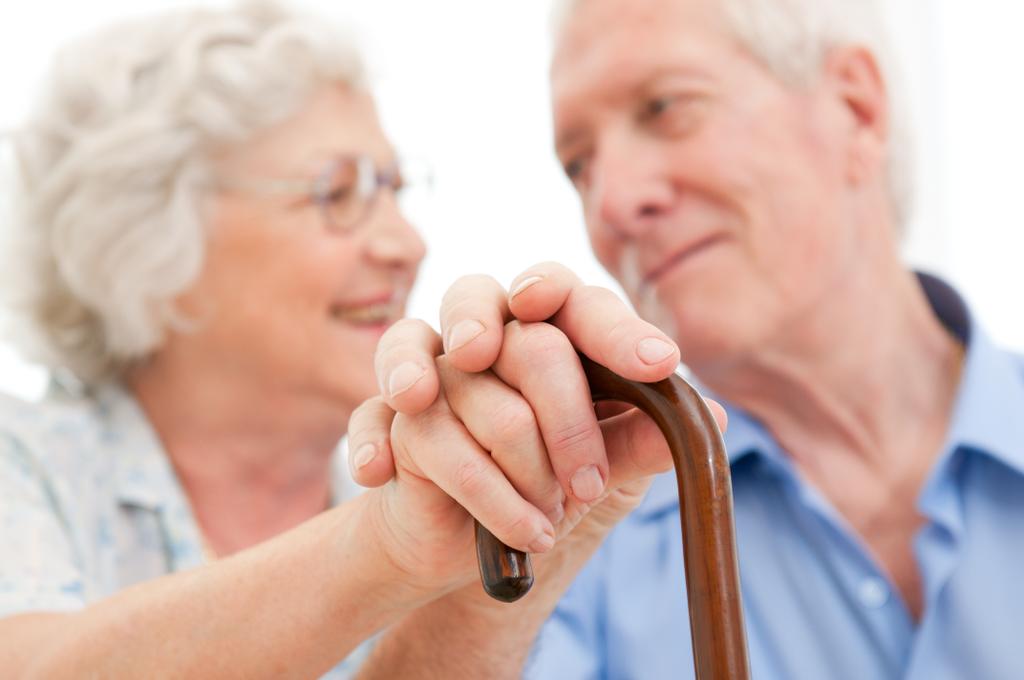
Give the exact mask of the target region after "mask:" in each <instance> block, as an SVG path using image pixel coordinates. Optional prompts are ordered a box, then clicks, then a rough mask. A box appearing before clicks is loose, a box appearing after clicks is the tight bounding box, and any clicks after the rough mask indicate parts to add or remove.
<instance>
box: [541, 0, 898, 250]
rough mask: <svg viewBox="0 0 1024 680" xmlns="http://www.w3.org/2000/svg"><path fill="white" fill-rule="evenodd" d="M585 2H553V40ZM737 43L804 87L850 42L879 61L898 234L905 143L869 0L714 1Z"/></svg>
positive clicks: (883, 34) (881, 34)
mask: <svg viewBox="0 0 1024 680" xmlns="http://www.w3.org/2000/svg"><path fill="white" fill-rule="evenodd" d="M584 1H585V0H555V5H554V8H553V13H552V25H553V27H554V30H555V34H556V35H557V34H558V33H559V32H560V31H561V28H562V27H563V25H564V24H565V22H566V21H567V20H568V19H569V17H570V15H571V13H572V11H573V10H574V9H576V7H577V6H579V5H581V4H582V3H583V2H584ZM715 2H716V3H718V5H719V7H720V8H721V9H722V11H723V16H724V18H725V19H726V21H727V23H728V25H729V27H730V29H731V30H732V31H733V33H734V34H735V35H736V37H737V38H738V39H739V41H740V44H741V45H742V46H743V47H744V48H745V49H746V50H747V51H748V52H749V53H750V54H751V55H752V56H754V58H756V59H757V60H759V61H760V62H761V63H763V64H764V65H765V66H766V67H767V68H768V69H769V70H770V71H771V72H772V73H773V74H775V76H776V77H778V78H779V79H781V80H783V81H784V82H786V83H789V84H792V85H794V86H806V85H810V84H811V83H813V82H814V80H815V79H816V78H817V76H818V75H819V74H820V71H821V66H822V64H823V62H824V59H825V57H826V56H827V54H828V52H829V51H830V50H832V49H835V48H837V47H843V46H851V45H857V46H861V47H864V48H866V49H867V50H869V51H870V52H871V53H872V54H873V55H874V57H875V59H876V61H877V62H878V66H879V70H880V72H881V75H882V78H883V80H884V82H885V84H886V87H887V88H888V95H889V102H890V108H889V119H890V136H889V156H888V159H887V161H888V169H887V172H888V183H889V195H890V202H891V205H892V209H893V216H894V219H895V224H896V226H897V229H898V230H899V231H900V234H901V235H902V232H903V230H904V229H905V225H906V223H907V221H908V219H909V216H910V212H911V209H912V207H913V206H912V203H913V168H912V160H911V159H912V157H913V148H912V139H911V134H910V125H909V111H908V108H907V102H905V101H904V99H903V88H901V87H900V81H901V74H900V73H899V72H898V70H897V66H896V63H895V60H894V59H893V56H892V52H891V49H890V46H889V36H888V32H887V30H886V25H885V21H884V19H883V15H882V11H881V8H880V7H879V5H878V3H877V2H876V0H715Z"/></svg>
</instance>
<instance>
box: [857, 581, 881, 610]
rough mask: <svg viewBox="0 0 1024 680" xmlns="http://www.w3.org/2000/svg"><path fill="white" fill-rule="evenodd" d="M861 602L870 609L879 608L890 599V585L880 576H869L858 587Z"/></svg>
mask: <svg viewBox="0 0 1024 680" xmlns="http://www.w3.org/2000/svg"><path fill="white" fill-rule="evenodd" d="M857 597H858V598H860V603H861V604H862V605H864V606H865V607H867V608H868V609H878V608H880V607H882V606H884V605H885V603H886V602H888V601H889V586H888V584H887V583H886V582H885V581H883V580H882V579H880V578H868V579H864V580H863V581H861V582H860V586H859V587H858V588H857Z"/></svg>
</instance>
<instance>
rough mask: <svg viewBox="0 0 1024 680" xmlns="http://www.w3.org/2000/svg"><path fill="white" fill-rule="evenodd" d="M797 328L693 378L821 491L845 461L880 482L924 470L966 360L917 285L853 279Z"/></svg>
mask: <svg viewBox="0 0 1024 680" xmlns="http://www.w3.org/2000/svg"><path fill="white" fill-rule="evenodd" d="M795 323H796V324H799V326H798V327H797V328H793V327H790V328H788V329H787V332H786V335H785V338H780V339H778V340H776V341H772V340H769V342H768V343H767V346H764V347H761V348H760V349H759V350H758V352H757V353H756V357H754V356H751V357H742V358H740V359H739V360H737V361H735V362H734V363H733V364H732V365H731V366H729V368H728V369H727V370H716V371H713V372H711V373H710V374H708V375H704V374H702V373H701V371H700V369H699V367H695V370H696V372H697V375H698V376H699V377H700V378H701V379H702V380H703V381H704V382H705V384H707V385H708V387H710V388H711V389H712V390H714V391H715V392H716V393H717V394H719V395H721V396H722V397H723V398H725V399H726V400H727V401H730V402H732V403H734V404H736V405H737V406H739V407H740V408H742V409H744V410H745V411H748V412H749V413H751V414H752V415H753V416H754V417H756V418H757V419H758V420H760V421H761V422H762V423H763V424H764V425H765V427H766V428H767V429H768V430H769V431H770V432H771V434H772V435H773V436H774V437H775V439H776V440H777V441H778V442H779V443H780V445H781V446H782V448H783V450H784V451H786V452H787V454H789V455H790V456H791V457H792V459H793V460H794V462H795V463H796V464H797V466H798V467H799V468H800V469H801V471H802V472H803V473H804V474H805V475H807V476H808V477H810V478H812V479H818V480H820V482H821V483H822V485H823V486H826V487H827V486H829V485H830V482H829V481H828V480H827V479H826V477H827V476H828V475H831V474H833V473H832V472H830V471H834V470H841V469H842V467H843V466H842V465H837V462H838V461H840V460H844V459H845V460H849V461H850V463H851V464H856V465H859V466H862V467H863V468H864V469H865V471H870V472H871V473H873V474H875V475H877V476H878V477H879V479H887V478H901V477H904V476H905V475H907V474H910V468H915V467H920V466H922V465H923V464H924V465H927V464H928V463H930V460H931V458H932V457H933V456H934V454H935V452H936V451H937V450H938V448H939V446H940V445H941V443H942V441H943V439H944V437H945V434H946V431H947V429H948V423H949V418H950V415H951V412H952V407H953V402H954V398H955V394H956V390H957V387H958V385H959V379H960V369H961V364H962V358H963V350H962V347H961V345H960V344H959V343H958V342H957V340H956V339H955V338H954V337H953V336H952V335H951V334H950V333H949V332H948V331H947V330H946V329H945V328H944V327H943V326H942V324H941V322H940V321H939V320H938V319H937V318H936V316H935V314H934V312H933V311H932V309H931V307H930V305H929V303H928V300H927V299H926V297H925V295H924V293H923V291H922V290H921V287H920V285H919V284H918V282H917V281H916V279H915V278H914V277H913V275H912V274H910V273H908V272H906V271H905V270H903V269H902V268H900V267H899V266H892V267H889V268H888V269H887V270H876V271H863V272H858V273H857V275H855V276H851V277H849V278H848V279H847V280H846V281H844V282H843V283H842V284H841V285H840V286H838V287H837V288H836V289H835V290H833V291H830V298H829V299H828V300H827V301H823V303H822V304H818V305H816V306H815V307H814V309H813V311H812V312H810V313H807V314H804V315H803V316H802V317H800V318H798V319H796V320H795ZM923 458H924V459H927V460H926V461H922V459H923ZM853 461H858V462H857V463H854V462H853ZM834 481H837V482H838V481H839V480H834Z"/></svg>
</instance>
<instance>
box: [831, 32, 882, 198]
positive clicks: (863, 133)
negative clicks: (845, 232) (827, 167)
mask: <svg viewBox="0 0 1024 680" xmlns="http://www.w3.org/2000/svg"><path fill="white" fill-rule="evenodd" d="M824 76H825V78H826V79H827V80H828V82H829V83H830V85H831V86H832V89H833V92H834V93H835V96H836V98H837V99H838V102H839V104H840V106H841V107H842V109H843V111H845V112H846V113H847V114H848V121H849V126H848V127H847V130H848V132H849V139H848V141H849V144H848V150H849V153H848V164H847V175H848V178H849V179H850V180H851V181H852V182H855V183H857V184H860V183H863V182H864V181H866V180H867V179H869V178H870V177H871V176H873V175H874V174H875V173H877V172H879V171H884V167H885V159H886V157H887V150H888V145H889V134H890V116H889V105H890V100H889V91H888V89H887V83H886V82H885V81H884V79H883V78H882V74H881V71H880V69H879V67H878V60H877V59H876V58H875V55H873V54H872V53H871V52H870V51H869V50H867V49H865V48H863V47H842V48H836V49H834V50H832V51H831V52H829V54H828V56H827V58H826V61H825V73H824Z"/></svg>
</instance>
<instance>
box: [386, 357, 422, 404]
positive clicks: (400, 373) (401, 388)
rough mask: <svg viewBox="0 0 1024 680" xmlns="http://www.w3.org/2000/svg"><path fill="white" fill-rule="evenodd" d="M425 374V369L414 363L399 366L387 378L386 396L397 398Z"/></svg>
mask: <svg viewBox="0 0 1024 680" xmlns="http://www.w3.org/2000/svg"><path fill="white" fill-rule="evenodd" d="M426 374H427V371H426V369H424V368H423V367H422V366H420V365H419V364H417V363H415V362H412V361H406V362H405V363H404V364H399V365H398V366H397V367H396V368H395V370H393V371H391V375H389V376H388V394H390V395H391V396H392V397H395V396H398V395H399V394H401V393H402V392H405V391H406V390H408V389H409V388H411V387H412V386H413V385H415V384H416V383H418V382H419V381H420V378H422V377H423V376H425V375H426Z"/></svg>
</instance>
